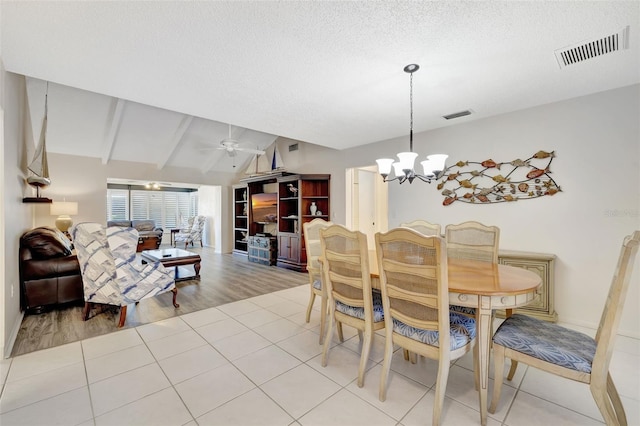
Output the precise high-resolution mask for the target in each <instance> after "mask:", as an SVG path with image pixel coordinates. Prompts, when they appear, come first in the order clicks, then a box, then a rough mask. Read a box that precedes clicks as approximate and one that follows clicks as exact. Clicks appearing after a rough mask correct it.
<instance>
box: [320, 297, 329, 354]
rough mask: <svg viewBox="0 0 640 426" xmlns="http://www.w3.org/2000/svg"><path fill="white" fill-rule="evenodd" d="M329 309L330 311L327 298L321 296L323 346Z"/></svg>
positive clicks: (321, 338)
mask: <svg viewBox="0 0 640 426" xmlns="http://www.w3.org/2000/svg"><path fill="white" fill-rule="evenodd" d="M327 309H328V305H327V296H321V297H320V312H321V314H320V344H322V342H323V339H324V337H325V335H324V330H325V329H326V327H327V315H328V313H327Z"/></svg>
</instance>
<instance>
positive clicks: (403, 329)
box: [393, 312, 476, 350]
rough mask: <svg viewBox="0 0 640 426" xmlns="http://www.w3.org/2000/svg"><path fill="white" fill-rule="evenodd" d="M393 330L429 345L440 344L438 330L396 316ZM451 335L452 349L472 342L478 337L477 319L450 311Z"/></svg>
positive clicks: (450, 345)
mask: <svg viewBox="0 0 640 426" xmlns="http://www.w3.org/2000/svg"><path fill="white" fill-rule="evenodd" d="M393 331H394V332H395V333H398V334H401V335H403V336H406V337H408V338H410V339H413V340H417V341H418V342H422V343H426V344H427V345H431V346H436V347H439V346H440V342H439V339H440V333H439V332H437V331H433V330H423V329H421V328H415V327H411V326H410V325H407V324H405V323H403V322H402V321H399V320H397V319H395V318H394V319H393ZM449 336H450V337H449V341H450V344H449V348H450V349H451V350H454V349H458V348H461V347H463V346H464V345H466V344H468V343H470V342H471V341H472V340H473V339H474V338H475V337H476V320H475V319H474V318H470V317H468V316H465V315H462V314H459V313H456V312H449Z"/></svg>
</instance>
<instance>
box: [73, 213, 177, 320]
mask: <svg viewBox="0 0 640 426" xmlns="http://www.w3.org/2000/svg"><path fill="white" fill-rule="evenodd" d="M72 235H73V243H74V246H75V249H76V252H77V255H78V263H79V264H80V273H81V275H82V283H83V286H84V300H85V307H84V312H83V319H84V320H85V321H86V320H87V319H89V314H90V311H91V307H92V306H93V305H94V304H105V305H115V306H119V307H120V318H119V321H118V327H122V326H123V325H124V323H125V319H126V317H127V305H130V304H133V303H138V302H139V301H140V300H142V299H145V298H148V297H153V296H156V295H158V294H161V293H164V292H167V291H172V292H173V306H174V307H176V308H177V307H179V305H178V303H176V296H177V292H178V290H177V288H176V286H175V280H174V277H173V272H172V271H167V270H166V269H165V268H164V266H162V264H161V263H159V262H157V263H148V264H145V265H142V264H141V263H139V262H138V260H137V258H136V247H137V245H138V231H137V230H136V229H135V228H124V227H119V226H111V227H108V228H106V227H105V226H104V225H101V224H99V223H80V224H78V225H76V226H75V227H74V228H73V230H72Z"/></svg>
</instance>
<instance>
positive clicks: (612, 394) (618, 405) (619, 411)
mask: <svg viewBox="0 0 640 426" xmlns="http://www.w3.org/2000/svg"><path fill="white" fill-rule="evenodd" d="M607 394H608V395H609V399H610V400H611V403H612V404H613V409H614V410H615V412H616V418H617V419H618V423H619V424H620V425H626V424H627V415H626V414H625V412H624V406H623V405H622V401H621V400H620V395H618V391H617V390H616V386H615V385H614V384H613V379H612V378H611V374H609V373H607Z"/></svg>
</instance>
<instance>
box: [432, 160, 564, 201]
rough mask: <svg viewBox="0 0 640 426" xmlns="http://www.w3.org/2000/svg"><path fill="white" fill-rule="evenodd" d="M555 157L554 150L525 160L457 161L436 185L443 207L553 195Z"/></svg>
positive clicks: (555, 188)
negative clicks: (458, 203) (441, 197)
mask: <svg viewBox="0 0 640 426" xmlns="http://www.w3.org/2000/svg"><path fill="white" fill-rule="evenodd" d="M554 158H555V151H551V152H547V151H538V152H536V153H535V154H533V155H532V156H531V157H529V158H527V159H526V160H521V159H519V158H518V159H516V160H513V161H508V162H503V163H496V162H495V161H493V160H492V159H488V160H484V161H483V162H481V163H478V162H475V161H458V162H457V163H456V164H454V165H452V166H450V167H447V169H446V170H445V171H444V174H443V176H442V178H441V180H440V183H439V184H438V191H442V195H444V197H445V198H444V201H443V202H442V204H443V205H444V206H448V205H451V204H453V203H454V202H456V201H461V202H464V203H474V204H487V203H504V202H510V201H517V200H524V199H530V198H538V197H543V196H545V195H554V194H556V193H557V192H559V191H561V189H560V187H559V186H558V184H556V182H555V181H554V180H553V178H552V177H551V176H549V174H550V173H551V170H550V168H549V167H550V166H551V162H552V161H553V159H554Z"/></svg>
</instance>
